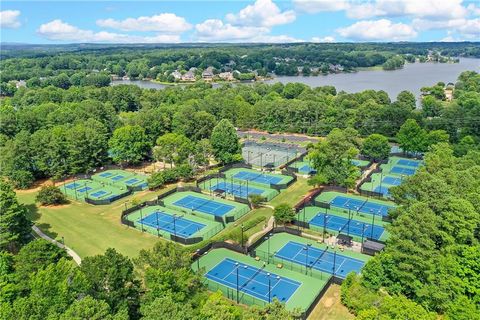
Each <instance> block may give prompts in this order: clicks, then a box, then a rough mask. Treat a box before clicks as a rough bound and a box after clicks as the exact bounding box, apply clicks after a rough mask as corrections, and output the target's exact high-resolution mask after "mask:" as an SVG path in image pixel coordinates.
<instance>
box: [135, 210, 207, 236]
mask: <svg viewBox="0 0 480 320" xmlns="http://www.w3.org/2000/svg"><path fill="white" fill-rule="evenodd" d="M174 222H175V223H174ZM139 223H143V224H144V225H147V226H149V227H152V228H155V229H157V228H158V229H160V230H164V231H167V232H169V233H170V234H176V235H180V236H183V237H184V238H189V237H190V236H192V235H194V234H195V233H196V232H198V231H200V230H201V229H202V228H203V227H205V225H204V224H201V223H198V222H195V221H191V220H188V219H185V218H183V217H174V216H172V215H169V214H167V213H165V212H161V211H156V212H154V213H152V214H150V215H148V216H146V217H145V218H143V219H141V220H139Z"/></svg>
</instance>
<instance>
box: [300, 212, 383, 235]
mask: <svg viewBox="0 0 480 320" xmlns="http://www.w3.org/2000/svg"><path fill="white" fill-rule="evenodd" d="M308 223H309V224H313V225H315V226H319V227H323V226H324V225H325V228H326V229H329V230H334V231H337V232H338V233H344V234H349V235H354V236H359V237H361V236H362V234H363V236H364V237H365V238H372V239H376V240H378V239H380V237H381V236H382V234H383V232H384V231H385V229H384V228H383V227H382V226H372V225H371V224H368V223H365V222H362V221H358V220H353V219H352V220H348V219H347V218H344V217H339V216H334V215H331V214H327V215H325V214H324V213H319V214H317V215H316V216H315V217H313V218H312V219H311V220H310V221H309V222H308ZM372 230H373V234H372Z"/></svg>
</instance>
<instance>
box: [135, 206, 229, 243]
mask: <svg viewBox="0 0 480 320" xmlns="http://www.w3.org/2000/svg"><path fill="white" fill-rule="evenodd" d="M126 219H127V220H128V221H132V222H133V224H134V226H135V228H137V229H138V230H141V231H145V232H148V233H150V234H152V235H156V236H162V237H164V238H165V239H170V236H171V235H175V236H178V237H182V238H193V237H200V238H202V240H207V239H210V238H211V237H213V236H214V235H216V234H217V233H219V232H220V231H222V230H223V225H222V224H221V223H219V222H215V221H212V220H208V219H202V218H201V217H198V216H194V215H191V214H186V213H184V212H181V211H177V210H173V209H171V208H166V207H163V206H158V205H157V206H147V207H144V208H141V209H139V210H137V211H134V212H132V213H130V214H128V215H127V216H126Z"/></svg>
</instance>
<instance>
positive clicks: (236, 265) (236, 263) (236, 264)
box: [235, 262, 239, 303]
mask: <svg viewBox="0 0 480 320" xmlns="http://www.w3.org/2000/svg"><path fill="white" fill-rule="evenodd" d="M235 267H236V269H237V303H238V267H239V266H238V262H235Z"/></svg>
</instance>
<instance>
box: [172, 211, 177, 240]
mask: <svg viewBox="0 0 480 320" xmlns="http://www.w3.org/2000/svg"><path fill="white" fill-rule="evenodd" d="M176 217H177V215H176V214H175V213H174V214H173V235H174V236H175V237H177V226H176V224H175V218H176Z"/></svg>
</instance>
